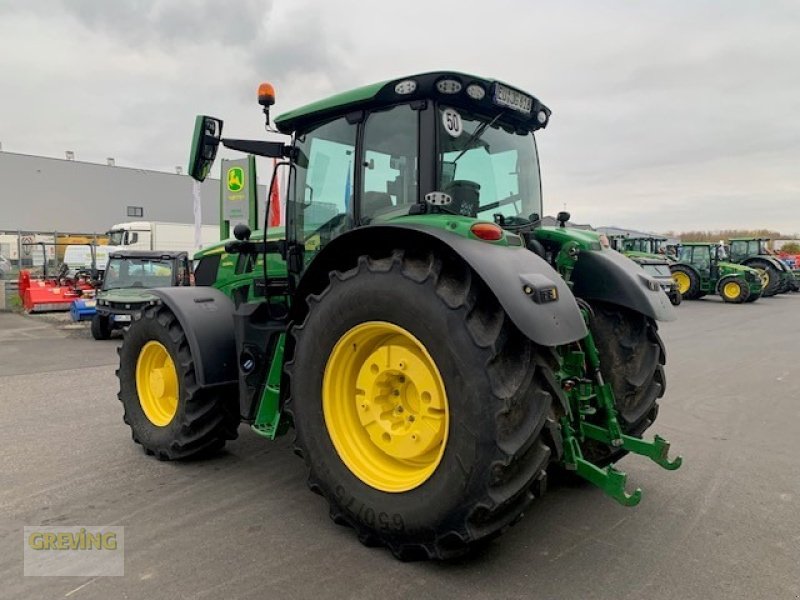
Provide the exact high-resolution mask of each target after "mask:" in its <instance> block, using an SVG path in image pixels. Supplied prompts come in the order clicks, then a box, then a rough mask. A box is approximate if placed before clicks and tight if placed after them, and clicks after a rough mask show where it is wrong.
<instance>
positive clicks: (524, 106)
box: [494, 83, 533, 114]
mask: <svg viewBox="0 0 800 600" xmlns="http://www.w3.org/2000/svg"><path fill="white" fill-rule="evenodd" d="M494 103H495V104H499V105H500V106H507V107H508V108H512V109H514V110H516V111H519V112H521V113H525V114H530V112H531V108H533V98H531V97H530V96H526V95H525V94H523V93H522V92H518V91H517V90H512V89H511V88H509V87H506V86H504V85H503V84H500V83H496V84H495V86H494Z"/></svg>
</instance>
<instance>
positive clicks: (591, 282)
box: [572, 249, 676, 321]
mask: <svg viewBox="0 0 800 600" xmlns="http://www.w3.org/2000/svg"><path fill="white" fill-rule="evenodd" d="M572 281H573V282H574V283H573V287H572V291H573V293H574V294H575V295H576V296H577V297H578V298H582V299H584V300H595V301H600V302H607V303H609V304H617V305H619V306H624V307H625V308H629V309H631V310H634V311H636V312H639V313H642V314H643V315H646V316H648V317H650V318H652V319H655V320H657V321H674V320H675V318H676V316H675V309H674V308H673V307H672V304H671V303H670V301H669V298H668V297H667V295H666V294H665V293H664V292H663V291H662V290H661V287H660V286H659V285H658V282H656V281H655V280H654V279H653V278H652V277H650V275H648V274H647V273H645V272H644V270H643V269H642V268H641V267H640V266H639V265H637V264H636V263H635V262H633V261H632V260H630V259H629V258H627V257H625V256H623V255H622V254H620V253H619V252H617V251H615V250H605V249H604V250H600V251H597V250H584V251H582V252H581V253H580V254H579V255H578V262H577V263H576V265H575V269H574V270H573V271H572Z"/></svg>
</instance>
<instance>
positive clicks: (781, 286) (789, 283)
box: [729, 237, 795, 296]
mask: <svg viewBox="0 0 800 600" xmlns="http://www.w3.org/2000/svg"><path fill="white" fill-rule="evenodd" d="M770 242H771V239H770V238H765V237H753V238H733V239H731V240H729V248H730V260H731V262H735V263H739V264H742V265H747V266H749V267H753V268H757V269H761V270H762V271H764V272H765V273H766V274H767V276H768V279H769V283H768V284H767V286H766V290H765V294H764V295H765V296H772V295H774V294H779V293H783V292H788V291H790V290H791V289H793V288H794V283H795V282H794V276H793V274H792V272H791V270H790V269H789V268H788V267H787V266H786V265H785V264H784V263H783V262H782V261H780V260H778V258H776V257H775V256H774V254H773V252H772V251H771V250H770V247H769V246H770Z"/></svg>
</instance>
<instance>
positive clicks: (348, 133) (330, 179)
mask: <svg viewBox="0 0 800 600" xmlns="http://www.w3.org/2000/svg"><path fill="white" fill-rule="evenodd" d="M356 131H357V125H355V124H352V125H351V124H350V123H348V122H347V120H346V119H344V118H341V119H336V120H335V121H331V122H329V123H326V124H324V125H321V126H319V127H317V128H316V129H313V130H311V131H309V132H307V133H306V134H305V135H303V136H301V137H300V138H299V139H298V142H297V149H298V152H299V154H298V160H297V176H296V182H297V183H296V190H297V192H296V196H295V201H294V202H293V207H292V210H293V212H294V219H295V223H296V227H297V229H298V238H299V239H298V240H297V241H299V242H300V243H302V244H304V245H305V249H306V258H307V259H310V258H311V257H312V256H313V254H314V253H316V251H318V250H319V249H320V248H322V247H323V246H324V245H325V244H327V243H328V242H329V241H330V240H332V239H333V238H334V237H336V236H337V235H339V234H340V233H343V232H344V231H347V230H348V229H350V228H351V222H352V213H353V211H352V198H353V165H354V163H355V146H356Z"/></svg>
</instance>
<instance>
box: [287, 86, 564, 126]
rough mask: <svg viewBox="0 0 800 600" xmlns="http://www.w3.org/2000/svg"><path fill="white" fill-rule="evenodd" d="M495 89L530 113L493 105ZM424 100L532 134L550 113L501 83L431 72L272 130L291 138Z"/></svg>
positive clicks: (319, 106)
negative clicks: (352, 116)
mask: <svg viewBox="0 0 800 600" xmlns="http://www.w3.org/2000/svg"><path fill="white" fill-rule="evenodd" d="M445 81H455V82H457V85H455V84H447V86H444V84H442V83H441V82H445ZM437 84H439V87H437ZM475 86H477V87H475ZM497 86H502V87H504V88H507V89H510V90H512V91H513V92H517V93H521V94H522V95H523V96H527V97H528V98H531V100H532V103H531V110H530V111H529V112H522V111H521V110H517V109H513V108H507V107H506V106H503V105H500V104H498V103H497V102H496V101H495V93H496V90H497ZM441 87H447V88H449V89H454V88H457V91H455V92H451V93H445V92H442V91H440V88H441ZM478 87H479V88H480V89H481V90H482V91H483V95H482V96H481V97H479V98H478V97H475V96H478V95H480V92H479V91H477V88H478ZM468 88H470V89H471V90H472V95H470V94H469V93H468V92H467V89H468ZM426 99H431V100H440V101H442V102H444V103H446V104H447V105H448V106H450V105H452V106H457V107H461V108H465V109H468V110H471V111H473V112H477V113H483V114H487V115H490V116H491V117H494V116H496V115H497V114H498V113H500V112H502V113H504V114H503V116H502V117H501V118H500V119H499V120H500V121H502V122H504V123H506V124H507V125H513V126H514V127H516V128H519V129H524V130H526V131H534V130H536V129H540V128H542V127H545V126H546V125H547V121H548V120H549V118H550V114H551V111H550V109H549V108H547V107H546V106H544V105H543V104H542V103H541V102H539V100H537V99H536V98H535V97H534V96H533V95H532V94H529V93H527V92H523V91H522V90H519V89H518V88H515V87H513V86H510V85H507V84H505V83H503V82H500V81H496V80H492V79H485V78H483V77H477V76H475V75H469V74H466V73H458V72H456V71H434V72H431V73H420V74H417V75H409V76H407V77H399V78H397V79H388V80H386V81H380V82H378V83H373V84H370V85H365V86H363V87H359V88H356V89H353V90H349V91H347V92H343V93H340V94H336V95H334V96H330V97H328V98H325V99H323V100H318V101H317V102H312V103H311V104H306V105H305V106H301V107H300V108H297V109H295V110H292V111H289V112H287V113H284V114H282V115H280V116H278V117H277V118H276V119H275V126H276V127H277V128H278V130H279V131H280V132H281V133H286V134H291V133H294V132H302V131H307V130H308V129H310V128H311V127H312V126H314V125H316V124H318V123H322V122H324V121H327V120H330V119H331V118H334V117H337V116H340V115H344V114H348V113H351V112H357V111H362V110H369V109H375V108H382V107H387V106H391V105H393V104H398V103H401V102H411V101H414V100H426ZM542 111H544V116H543V117H540V116H539V113H540V112H542ZM540 119H543V121H544V122H543V123H542V122H541V121H540Z"/></svg>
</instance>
